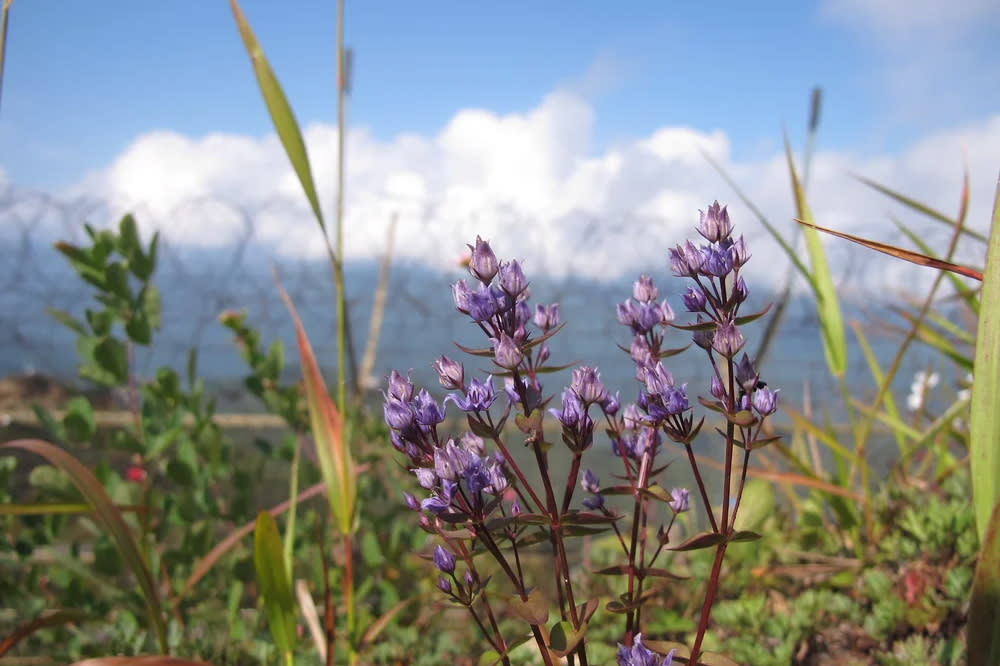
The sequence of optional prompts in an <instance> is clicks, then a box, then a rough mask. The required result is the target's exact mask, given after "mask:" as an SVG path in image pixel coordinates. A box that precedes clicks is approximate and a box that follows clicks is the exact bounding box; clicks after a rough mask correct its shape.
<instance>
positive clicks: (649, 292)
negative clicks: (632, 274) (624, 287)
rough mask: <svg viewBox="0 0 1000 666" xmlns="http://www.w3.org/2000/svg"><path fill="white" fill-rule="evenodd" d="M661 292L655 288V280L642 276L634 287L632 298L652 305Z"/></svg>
mask: <svg viewBox="0 0 1000 666" xmlns="http://www.w3.org/2000/svg"><path fill="white" fill-rule="evenodd" d="M658 293H659V292H657V291H656V287H654V286H653V278H651V277H646V276H645V275H640V276H639V279H638V280H636V281H635V283H634V284H633V285H632V298H634V299H635V300H637V301H639V302H640V303H652V302H653V301H655V300H656V297H657V295H658Z"/></svg>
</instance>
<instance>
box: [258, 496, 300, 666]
mask: <svg viewBox="0 0 1000 666" xmlns="http://www.w3.org/2000/svg"><path fill="white" fill-rule="evenodd" d="M253 563H254V568H255V569H256V571H257V583H258V585H260V597H261V600H262V602H263V605H264V612H265V613H267V625H268V627H269V628H270V630H271V637H272V638H273V639H274V643H275V645H276V646H277V647H278V650H279V651H281V652H282V653H284V654H286V655H288V654H291V653H292V652H293V651H294V650H295V600H294V597H293V596H292V586H291V584H290V583H289V581H288V572H287V571H286V570H285V557H284V555H283V553H282V546H281V535H280V534H278V525H277V523H275V522H274V516H272V515H271V514H270V513H268V512H267V511H261V512H260V513H259V514H257V525H256V528H255V529H254V534H253Z"/></svg>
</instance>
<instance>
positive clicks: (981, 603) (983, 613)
mask: <svg viewBox="0 0 1000 666" xmlns="http://www.w3.org/2000/svg"><path fill="white" fill-rule="evenodd" d="M983 536H984V539H983V541H982V549H981V550H980V552H979V561H978V562H977V563H976V572H975V574H974V575H973V576H972V594H971V601H970V604H969V628H968V632H969V636H968V644H967V646H966V648H967V650H968V654H969V666H994V664H1000V502H997V504H996V505H995V506H994V507H993V511H992V518H991V519H990V521H989V523H988V524H987V529H986V530H985V532H984V535H983Z"/></svg>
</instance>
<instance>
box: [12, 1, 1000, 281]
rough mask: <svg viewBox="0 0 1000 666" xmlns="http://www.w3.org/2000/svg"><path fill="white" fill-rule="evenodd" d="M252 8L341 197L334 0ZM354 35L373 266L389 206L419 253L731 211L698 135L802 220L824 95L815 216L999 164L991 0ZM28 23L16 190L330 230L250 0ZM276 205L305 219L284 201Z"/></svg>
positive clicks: (524, 252) (605, 9)
mask: <svg viewBox="0 0 1000 666" xmlns="http://www.w3.org/2000/svg"><path fill="white" fill-rule="evenodd" d="M242 4H243V9H244V11H245V12H246V14H247V16H248V18H249V20H250V22H251V24H252V25H253V26H254V29H255V31H256V33H257V36H258V38H259V39H260V41H261V43H262V45H263V48H264V50H265V52H266V54H267V55H268V57H269V59H270V60H271V63H272V65H273V67H274V69H275V71H276V72H277V74H278V76H279V78H280V79H281V81H282V83H283V85H284V87H285V91H286V93H287V94H288V96H289V98H290V100H291V102H292V104H293V106H294V108H295V109H296V112H297V115H298V117H299V120H300V122H301V124H302V125H303V127H305V128H306V139H307V143H308V144H309V146H310V153H311V155H312V157H313V161H314V165H319V166H318V177H319V181H320V182H321V188H326V189H325V190H324V200H325V201H327V202H328V201H331V200H332V196H333V195H332V191H330V188H329V183H331V182H332V181H333V179H332V174H331V173H330V172H329V164H330V162H331V161H332V160H331V159H330V158H331V156H332V153H331V150H332V146H333V145H334V143H335V142H334V141H333V137H334V136H335V125H334V122H335V99H334V88H333V86H334V79H335V73H334V41H333V40H334V29H335V13H334V10H335V4H334V2H333V0H322V1H320V0H315V1H314V0H296V1H294V2H293V1H289V2H275V1H274V0H245V1H244V2H243V3H242ZM345 26H346V42H347V44H348V45H349V46H351V47H353V49H354V51H355V72H354V91H353V95H352V98H351V102H350V114H349V115H350V127H351V130H350V131H351V134H350V135H349V136H348V169H349V174H348V208H349V217H350V216H352V215H353V216H354V217H355V218H356V219H359V220H366V226H365V230H364V233H361V232H359V233H358V234H356V235H355V236H356V238H355V239H352V240H351V242H352V243H354V245H351V246H349V247H348V256H351V254H352V253H354V254H355V255H356V256H371V254H372V253H374V252H375V251H376V248H377V247H378V244H379V243H381V242H382V241H383V239H384V226H385V225H384V224H381V226H379V225H375V224H374V223H369V221H370V220H373V219H376V218H377V219H379V220H384V219H386V218H388V217H389V216H390V214H396V213H400V211H402V213H400V214H401V215H402V216H403V218H402V224H403V231H402V241H403V243H402V245H403V248H404V250H403V251H404V252H405V251H406V250H410V251H412V252H413V253H414V256H415V257H419V256H424V257H430V256H431V255H432V254H434V253H436V252H437V245H438V244H439V242H440V241H441V240H442V239H444V238H449V237H451V236H454V235H455V234H462V235H463V238H464V237H465V236H468V235H470V234H471V235H472V236H474V235H475V233H478V230H479V229H480V228H481V227H482V228H484V229H485V230H487V231H490V232H493V233H494V234H497V235H500V236H502V234H504V233H508V232H509V233H510V235H511V244H512V246H513V247H514V249H515V251H517V252H520V253H521V256H537V257H538V258H539V259H540V260H547V259H548V258H547V257H546V256H544V255H539V254H538V253H537V252H535V250H534V249H533V248H532V247H529V246H527V245H524V244H518V243H522V238H523V237H524V236H525V234H526V233H528V232H530V233H531V234H536V231H537V229H539V228H544V229H545V230H546V231H545V233H546V234H550V235H548V236H545V239H547V240H549V241H551V242H552V243H559V242H564V241H565V236H566V234H572V233H575V230H576V229H578V228H579V225H580V221H581V219H583V218H581V217H580V216H581V215H583V216H585V217H586V218H587V219H594V220H599V221H601V222H603V223H606V227H607V229H606V233H607V238H606V239H605V240H607V242H608V244H609V246H610V244H611V243H613V242H615V239H619V240H620V239H621V238H624V237H628V235H629V234H628V233H627V232H629V230H631V229H645V228H647V227H649V223H650V220H661V219H662V220H667V221H668V222H669V227H670V228H669V231H671V233H672V232H673V231H674V230H675V229H676V228H677V225H678V224H681V223H683V224H688V223H689V222H690V221H691V219H696V210H697V208H699V207H704V206H705V205H707V204H708V203H710V198H715V197H719V198H723V197H728V198H729V199H730V200H735V197H734V196H733V195H732V193H731V192H730V191H728V189H727V188H725V187H724V186H723V185H722V184H721V181H720V180H719V178H718V176H717V175H716V174H714V172H713V171H712V170H711V169H710V168H708V167H707V166H706V164H705V163H704V160H703V159H702V158H701V157H700V156H699V150H707V151H708V152H709V153H710V154H712V155H713V156H714V157H715V158H716V159H717V160H718V161H720V162H721V163H722V164H723V165H724V167H726V168H727V170H729V171H730V172H731V173H732V174H733V175H734V176H736V177H737V178H738V180H739V181H740V182H741V184H743V185H744V186H745V187H746V188H749V190H750V191H752V192H753V193H754V195H755V197H756V198H757V199H758V201H759V203H761V204H762V205H764V207H765V209H767V210H768V211H769V212H770V213H772V214H773V215H774V216H775V217H776V218H777V219H780V220H784V221H786V222H788V224H791V223H790V218H791V209H790V198H789V196H788V184H787V170H786V168H785V167H784V165H783V162H782V153H781V150H782V146H781V132H782V128H783V127H787V128H788V130H789V132H790V138H791V140H792V143H793V145H794V146H796V147H800V146H801V145H802V143H803V137H804V132H805V124H806V117H807V107H808V99H809V94H810V91H811V89H812V87H813V86H816V85H818V86H821V87H822V89H823V92H824V107H823V114H822V122H821V129H820V135H819V139H818V143H817V150H818V152H817V154H816V159H815V164H814V169H813V172H814V173H815V178H816V182H815V183H814V188H813V191H814V192H815V197H816V199H815V201H814V202H813V203H814V205H813V207H814V210H816V211H817V213H818V214H820V215H821V216H822V219H821V221H826V222H828V223H830V224H831V226H836V225H835V224H834V223H838V224H840V225H841V226H840V227H839V228H842V229H845V230H847V231H851V230H852V229H861V228H868V227H870V225H871V218H872V215H871V207H870V206H871V203H872V202H873V201H876V200H873V199H872V198H871V197H870V195H868V194H866V193H865V192H863V191H859V190H858V189H857V188H858V186H857V183H856V182H854V181H851V180H850V178H849V174H850V173H851V172H861V173H864V174H866V175H869V176H871V177H874V178H876V179H882V180H883V181H885V182H886V184H888V185H890V186H895V187H899V188H900V189H902V190H904V191H908V192H910V193H911V194H923V195H926V196H927V197H929V198H930V201H929V202H930V203H932V204H934V205H942V206H943V205H948V206H951V203H952V202H953V201H954V199H955V196H956V188H957V184H958V178H959V176H960V173H961V166H962V159H963V154H965V155H966V156H967V158H968V162H969V165H970V171H971V172H972V176H973V182H974V184H975V187H974V190H973V195H974V197H975V198H974V201H973V208H972V210H973V212H975V213H981V212H982V210H984V209H985V208H986V207H987V206H988V203H989V200H990V199H991V197H992V185H991V183H993V182H995V177H996V171H997V168H998V167H1000V72H998V70H997V68H996V67H995V63H996V55H995V35H996V34H998V30H1000V3H996V2H994V1H993V0H954V1H953V2H949V3H942V2H940V1H939V0H878V1H876V0H818V1H817V2H811V3H810V2H771V3H727V4H724V5H723V4H718V3H670V2H662V1H657V2H653V1H650V2H639V1H633V2H620V3H609V2H573V3H570V2H507V3H499V2H468V1H460V0H449V1H444V0H441V1H436V2H429V3H417V2H404V1H397V2H389V1H387V0H349V1H348V2H347V10H346V21H345ZM8 40H9V44H8V48H7V53H6V65H5V73H4V81H3V99H2V108H0V182H6V183H8V184H12V185H13V186H14V187H18V188H23V189H25V190H30V191H33V192H43V193H49V194H53V195H55V196H73V197H79V196H80V195H81V194H83V195H86V196H91V197H93V198H95V199H98V200H101V201H104V202H108V203H109V205H111V207H112V208H113V209H115V210H120V209H123V208H124V207H128V208H129V209H132V208H135V207H137V206H138V207H139V208H140V209H142V207H143V206H145V208H144V209H143V210H145V213H144V214H143V215H142V216H141V219H143V220H147V224H150V225H154V226H155V225H156V224H160V222H157V220H160V221H162V220H164V219H167V215H168V214H171V213H173V212H176V211H177V210H178V208H179V207H183V206H186V205H187V202H188V200H190V199H198V200H199V201H202V202H204V201H206V200H211V201H213V202H214V203H213V205H216V204H217V205H216V207H215V208H211V209H210V210H209V209H198V212H196V213H193V212H192V210H191V209H190V207H187V208H184V209H183V210H184V211H186V212H185V215H186V216H187V217H186V218H184V219H178V217H177V216H176V215H174V216H172V217H171V218H170V219H171V220H172V222H171V224H172V229H173V233H175V234H176V238H175V239H176V240H180V241H181V242H188V241H190V242H193V243H209V244H211V243H215V244H219V245H224V244H225V243H226V242H229V241H230V240H232V239H233V238H234V236H233V235H232V233H235V232H232V230H233V229H236V228H237V227H238V226H239V225H238V224H237V222H236V221H234V220H235V219H236V218H237V217H238V215H237V214H236V213H237V212H240V211H243V210H247V209H252V210H253V211H254V215H255V216H256V217H255V220H257V221H258V222H257V223H258V224H259V225H260V229H262V230H263V231H261V232H260V233H259V234H258V237H259V239H260V240H261V242H264V243H275V244H277V245H276V246H281V247H279V249H278V251H280V252H284V251H286V250H289V248H292V247H293V246H294V248H299V247H305V246H307V245H309V246H310V247H311V246H313V245H315V244H314V243H309V242H308V239H309V238H312V236H309V234H314V229H313V227H310V226H309V224H308V221H306V223H305V224H303V225H302V226H295V227H294V229H293V230H290V228H289V226H288V225H293V224H298V222H291V221H289V220H291V218H293V217H295V216H296V215H298V213H301V195H300V193H299V192H298V191H297V190H296V187H295V185H294V182H293V181H290V180H289V175H288V169H287V164H286V163H285V161H284V158H283V156H282V155H281V153H280V151H279V150H278V149H277V148H276V144H275V143H274V140H273V136H272V132H271V127H270V122H269V119H268V117H267V115H266V112H265V109H264V106H263V104H262V102H261V100H260V98H259V95H258V91H257V88H256V84H255V81H254V79H253V76H252V73H251V69H250V66H249V63H248V60H247V56H246V54H245V52H244V50H243V48H242V44H241V42H240V40H239V37H238V34H237V31H236V29H235V27H234V24H233V20H232V16H231V14H230V11H229V6H228V3H227V2H225V1H223V0H211V1H210V0H172V1H171V2H145V1H144V2H136V1H135V0H103V1H102V2H96V3H84V2H58V1H56V0H48V1H45V0H22V1H20V2H15V3H14V5H13V8H12V11H11V21H10V30H9V34H8ZM963 151H964V152H963ZM324 169H325V170H324ZM290 183H291V184H290ZM849 188H855V189H853V190H851V189H849ZM848 191H850V192H851V194H850V196H847V195H845V192H848ZM866 197H868V198H866ZM276 198H277V199H282V200H287V201H288V202H289V206H291V207H292V208H295V207H296V206H298V207H299V208H295V211H294V213H295V214H294V215H293V214H292V213H291V212H287V211H286V212H287V215H286V214H285V213H281V214H279V213H275V211H274V205H273V201H274V200H275V199H276ZM882 201H883V200H877V203H876V204H875V205H879V206H880V207H879V208H878V210H877V212H878V215H879V217H880V219H883V221H884V218H885V216H884V215H883V213H884V211H885V210H886V206H885V205H883V203H882ZM731 202H732V201H731ZM734 205H735V206H736V209H735V210H736V211H737V212H739V213H742V214H746V209H745V208H740V206H739V203H738V202H736V203H735V204H734ZM227 211H228V212H227ZM282 215H285V217H282ZM505 215H506V216H507V217H504V216H505ZM227 216H228V217H227ZM268 216H270V217H268ZM0 218H2V211H0ZM230 218H232V219H230ZM296 219H297V218H296ZM185 220H187V221H185ZM227 220H228V221H227ZM470 220H471V221H470ZM484 221H485V222H484ZM209 223H211V224H212V225H213V226H211V227H210V228H209V227H208V226H207V225H208V224H209ZM0 224H2V221H0ZM477 225H478V226H477ZM369 228H370V229H369ZM209 229H210V231H211V233H208V232H207V230H209ZM428 229H430V230H432V231H433V233H429V232H428ZM369 231H370V233H369ZM231 232H232V233H231ZM515 232H516V233H515ZM550 232H551V233H550ZM536 235H537V234H536ZM428 238H430V239H431V240H427V239H428ZM227 239H228V240H227ZM408 240H409V241H412V242H407V241H408ZM282 243H284V245H282ZM640 245H641V244H640ZM282 248H283V249H282ZM636 249H638V250H639V251H644V250H645V248H644V247H639V248H636ZM661 250H662V248H660V249H658V250H657V252H658V253H660V254H662V251H661ZM289 251H293V252H297V251H299V250H296V249H293V250H289ZM421 253H423V254H421ZM532 253H535V254H532ZM649 256H650V257H651V256H652V255H649ZM657 256H659V255H657ZM594 261H595V262H596V265H599V266H601V265H607V264H608V262H610V261H612V259H611V258H610V256H608V257H605V258H604V260H603V263H602V261H598V259H597V258H595V259H594Z"/></svg>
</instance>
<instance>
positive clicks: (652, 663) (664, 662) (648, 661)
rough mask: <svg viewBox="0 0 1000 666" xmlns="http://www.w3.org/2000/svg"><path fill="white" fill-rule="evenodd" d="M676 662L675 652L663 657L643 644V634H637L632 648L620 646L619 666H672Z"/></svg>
mask: <svg viewBox="0 0 1000 666" xmlns="http://www.w3.org/2000/svg"><path fill="white" fill-rule="evenodd" d="M673 661H674V651H673V650H671V651H670V653H669V654H667V656H666V657H661V656H660V655H658V654H656V653H655V652H653V651H652V650H650V649H649V648H648V647H646V646H645V645H643V644H642V634H636V635H635V640H634V641H633V642H632V647H626V646H624V645H622V644H621V643H619V644H618V666H670V665H671V664H672V663H673Z"/></svg>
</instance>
